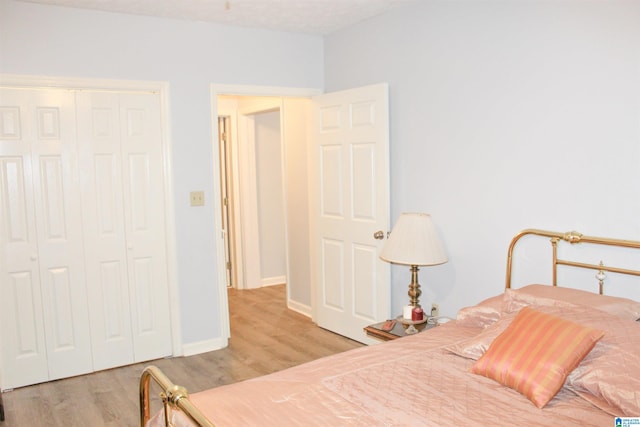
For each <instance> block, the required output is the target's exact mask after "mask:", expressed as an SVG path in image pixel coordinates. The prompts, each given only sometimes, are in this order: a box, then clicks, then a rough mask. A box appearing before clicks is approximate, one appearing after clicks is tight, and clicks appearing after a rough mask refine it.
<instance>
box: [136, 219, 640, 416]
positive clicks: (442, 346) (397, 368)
mask: <svg viewBox="0 0 640 427" xmlns="http://www.w3.org/2000/svg"><path fill="white" fill-rule="evenodd" d="M523 237H526V238H534V237H535V238H537V237H543V238H547V239H549V241H550V242H551V247H552V256H551V259H552V270H553V274H552V281H551V282H552V283H549V284H545V285H541V284H531V285H526V286H523V287H520V288H518V289H513V288H512V287H511V281H512V276H513V266H512V264H513V253H514V249H515V248H516V245H517V243H518V242H519V241H520V240H521V239H522V238H523ZM578 243H580V244H583V243H584V244H589V245H595V246H597V247H601V246H603V247H604V246H609V247H615V248H616V249H615V250H624V251H633V250H635V249H640V242H638V241H630V240H619V239H608V238H598V237H590V236H584V235H581V234H580V233H577V232H569V233H559V232H551V231H544V230H534V229H529V230H524V231H522V232H521V233H519V234H518V235H516V236H515V237H514V238H513V240H512V241H511V244H510V246H509V250H508V260H507V274H506V285H505V292H504V293H502V294H500V295H496V296H494V297H492V298H489V299H487V300H484V301H482V302H480V303H479V304H477V305H475V306H472V307H466V308H463V309H461V310H460V311H459V312H458V315H457V318H456V320H454V321H451V322H448V323H445V324H443V325H441V326H438V327H435V328H431V329H429V330H428V331H425V332H422V333H419V334H415V335H411V336H407V337H405V338H402V339H399V340H394V341H390V342H387V343H384V344H381V345H376V346H368V347H362V348H358V349H355V350H351V351H348V352H345V353H341V354H337V355H333V356H329V357H325V358H322V359H319V360H316V361H313V362H309V363H306V364H303V365H300V366H297V367H293V368H289V369H287V370H284V371H280V372H277V373H274V374H270V375H266V376H263V377H259V378H255V379H251V380H247V381H243V382H240V383H236V384H230V385H225V386H221V387H217V388H213V389H210V390H205V391H203V392H199V393H194V394H193V395H188V393H187V391H186V390H185V389H184V388H183V387H180V386H176V385H174V384H172V383H171V381H170V379H169V378H167V377H166V376H165V375H164V374H163V373H162V372H161V371H160V370H159V369H157V368H156V367H153V366H149V367H147V368H145V370H144V372H143V373H142V376H141V379H140V420H141V426H142V427H160V426H168V425H173V426H194V425H195V426H214V425H215V426H257V425H259V426H272V425H273V426H276V425H277V426H299V425H304V426H336V425H345V426H359V425H367V426H414V425H420V426H441V425H486V426H495V425H505V424H516V425H527V426H537V425H584V426H587V425H593V426H606V425H617V424H616V422H615V420H616V419H617V418H618V417H625V418H633V417H636V418H637V417H640V352H638V349H640V321H638V320H639V319H640V302H638V301H634V300H631V299H627V298H620V297H613V296H608V295H604V294H603V286H604V283H605V280H607V276H608V273H613V274H612V276H614V277H617V276H625V277H636V278H637V276H640V270H638V269H636V268H631V269H630V268H622V267H615V266H611V265H605V264H604V263H603V262H599V263H592V262H582V261H571V260H567V259H564V258H563V257H559V255H558V246H559V244H562V245H568V246H573V245H576V244H578ZM620 248H622V249H620ZM637 260H638V257H637V255H635V258H632V261H635V263H633V262H632V264H633V265H636V266H637V265H638V262H637ZM559 266H564V267H563V268H565V267H567V268H570V269H573V268H577V269H586V270H592V271H593V272H594V273H595V275H592V276H591V277H594V276H595V281H596V282H597V284H598V288H599V289H598V290H599V292H598V293H591V292H587V291H584V290H578V289H574V288H564V287H560V286H558V284H557V283H556V282H557V280H558V274H557V271H558V267H559ZM594 285H595V284H594ZM151 380H153V382H154V383H157V385H158V386H159V388H160V389H161V393H160V396H161V398H162V400H163V404H164V409H163V410H161V411H158V412H157V413H156V414H155V415H154V416H153V417H152V416H151V414H150V403H149V399H150V383H151ZM633 419H634V420H635V418H633ZM639 419H640V418H639Z"/></svg>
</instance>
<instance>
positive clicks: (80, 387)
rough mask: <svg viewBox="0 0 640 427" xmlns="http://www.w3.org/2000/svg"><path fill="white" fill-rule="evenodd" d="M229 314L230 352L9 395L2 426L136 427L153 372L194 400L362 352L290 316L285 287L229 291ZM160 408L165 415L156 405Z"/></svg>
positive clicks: (133, 367)
mask: <svg viewBox="0 0 640 427" xmlns="http://www.w3.org/2000/svg"><path fill="white" fill-rule="evenodd" d="M229 312H230V313H231V339H230V340H229V346H228V347H227V348H224V349H222V350H217V351H212V352H208V353H203V354H199V355H195V356H190V357H177V358H170V359H161V360H154V361H152V362H148V363H141V364H136V365H131V366H125V367H122V368H116V369H110V370H106V371H101V372H96V373H93V374H89V375H82V376H78V377H74V378H68V379H64V380H58V381H52V382H48V383H44V384H38V385H33V386H29V387H22V388H19V389H16V390H13V391H11V392H7V393H4V394H3V398H4V410H5V416H6V419H5V421H4V423H2V422H0V426H2V427H34V426H48V427H49V426H51V427H55V426H60V427H62V426H82V427H85V426H114V427H115V426H136V425H138V424H139V419H138V411H139V409H138V381H139V378H140V373H141V372H142V370H143V368H144V367H145V366H147V365H151V364H153V365H156V366H157V367H159V368H160V369H162V371H163V372H164V373H165V374H166V375H167V376H168V377H169V378H170V379H171V380H172V381H173V382H174V383H175V384H178V385H182V386H184V387H186V388H187V389H188V390H189V392H190V393H195V392H198V391H201V390H205V389H208V388H212V387H216V386H220V385H224V384H229V383H234V382H237V381H242V380H245V379H249V378H253V377H256V376H260V375H265V374H268V373H271V372H275V371H279V370H282V369H285V368H288V367H291V366H295V365H299V364H301V363H304V362H308V361H310V360H314V359H318V358H320V357H323V356H328V355H330V354H334V353H340V352H343V351H346V350H350V349H352V348H356V347H360V346H362V344H360V343H357V342H355V341H352V340H350V339H347V338H345V337H342V336H340V335H336V334H333V333H331V332H329V331H326V330H324V329H321V328H319V327H317V326H316V325H315V324H313V323H312V322H311V320H309V319H308V318H307V317H305V316H303V315H301V314H298V313H296V312H294V311H291V310H288V309H287V307H286V302H285V287H284V285H279V286H270V287H266V288H262V289H256V290H244V291H237V290H234V289H230V290H229ZM152 390H153V391H154V392H155V391H157V389H153V388H152ZM153 408H154V409H155V408H159V403H158V402H157V399H156V403H154V405H153Z"/></svg>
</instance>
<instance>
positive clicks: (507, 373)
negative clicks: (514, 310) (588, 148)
mask: <svg viewBox="0 0 640 427" xmlns="http://www.w3.org/2000/svg"><path fill="white" fill-rule="evenodd" d="M603 335H604V332H603V331H601V330H598V329H593V328H589V327H584V326H582V325H579V324H577V323H574V322H571V321H569V320H566V319H562V318H560V317H557V316H553V315H550V314H546V313H543V312H541V311H537V310H534V309H532V308H530V307H525V308H523V309H522V310H521V311H520V312H519V313H518V315H517V316H516V317H515V318H514V319H513V321H512V322H511V324H510V325H509V326H508V327H507V328H506V329H505V330H504V332H503V333H501V334H500V335H499V336H498V337H497V338H496V339H495V340H494V341H493V342H492V343H491V345H490V346H489V348H488V350H487V351H486V352H485V353H484V354H483V355H482V356H481V357H480V359H478V361H477V362H476V363H475V364H474V365H473V367H472V368H471V372H473V373H475V374H479V375H483V376H485V377H487V378H491V379H493V380H495V381H497V382H499V383H500V384H502V385H505V386H507V387H510V388H512V389H514V390H516V391H518V392H519V393H521V394H523V395H524V396H526V397H527V398H528V399H529V400H530V401H531V402H533V404H534V405H535V406H536V407H538V408H543V407H544V406H545V405H546V404H547V403H548V402H549V401H550V400H551V399H553V397H554V396H555V395H556V394H557V393H558V391H559V390H560V389H561V388H562V386H563V385H564V382H565V380H566V378H567V376H568V375H569V373H570V372H571V371H573V369H575V368H576V366H578V364H579V363H580V362H581V361H582V359H583V358H584V357H585V356H586V355H587V354H588V353H589V352H590V351H591V349H593V346H594V345H595V344H596V342H597V341H598V340H599V339H600V338H602V336H603Z"/></svg>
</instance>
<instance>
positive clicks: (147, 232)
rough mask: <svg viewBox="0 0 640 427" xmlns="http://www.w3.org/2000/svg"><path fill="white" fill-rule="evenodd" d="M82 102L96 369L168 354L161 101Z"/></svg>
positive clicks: (89, 96) (144, 97)
mask: <svg viewBox="0 0 640 427" xmlns="http://www.w3.org/2000/svg"><path fill="white" fill-rule="evenodd" d="M76 99H77V105H78V139H79V150H80V164H81V167H82V171H81V174H80V175H81V182H82V197H83V208H84V209H83V210H84V215H83V219H84V226H85V242H86V245H85V246H86V259H87V262H86V264H87V267H86V268H87V288H88V293H89V301H90V306H91V307H92V310H91V336H92V344H93V361H94V368H95V369H96V370H99V369H106V368H111V367H114V366H122V365H125V364H129V363H133V362H140V361H144V360H150V359H154V358H160V357H163V356H167V355H170V354H171V331H170V323H169V319H170V316H169V292H168V281H167V270H166V265H167V262H166V241H165V232H164V230H165V219H164V209H163V206H164V194H165V193H164V188H163V182H164V178H163V167H164V163H163V159H162V139H161V132H160V130H161V121H160V109H159V96H158V95H154V94H122V93H108V92H81V93H78V94H77V98H76Z"/></svg>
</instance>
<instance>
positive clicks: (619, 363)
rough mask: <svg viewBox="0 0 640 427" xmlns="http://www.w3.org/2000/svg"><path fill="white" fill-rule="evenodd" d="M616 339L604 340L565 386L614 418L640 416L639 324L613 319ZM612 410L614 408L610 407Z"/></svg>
mask: <svg viewBox="0 0 640 427" xmlns="http://www.w3.org/2000/svg"><path fill="white" fill-rule="evenodd" d="M605 329H615V331H616V334H617V335H618V336H617V337H616V339H610V337H609V332H606V335H605V337H606V339H605V338H603V339H602V340H601V341H600V342H599V343H598V344H597V345H596V347H595V348H594V349H593V351H592V352H591V353H590V354H589V355H588V356H587V357H586V358H585V359H584V361H583V363H581V364H580V366H578V367H577V368H576V369H575V370H574V371H573V372H571V374H570V375H569V377H568V378H567V382H566V386H567V388H568V389H569V390H571V391H573V392H574V393H576V394H577V395H578V396H580V397H582V398H583V399H585V400H587V401H589V402H591V403H592V404H593V405H595V406H597V407H599V408H600V409H602V410H604V411H606V412H609V413H610V414H612V415H615V416H629V417H632V416H638V414H640V355H639V354H638V349H639V348H640V325H639V324H638V323H637V322H634V321H630V320H624V319H616V320H614V321H612V322H609V323H608V324H607V325H606V326H605ZM612 407H613V408H612Z"/></svg>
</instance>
